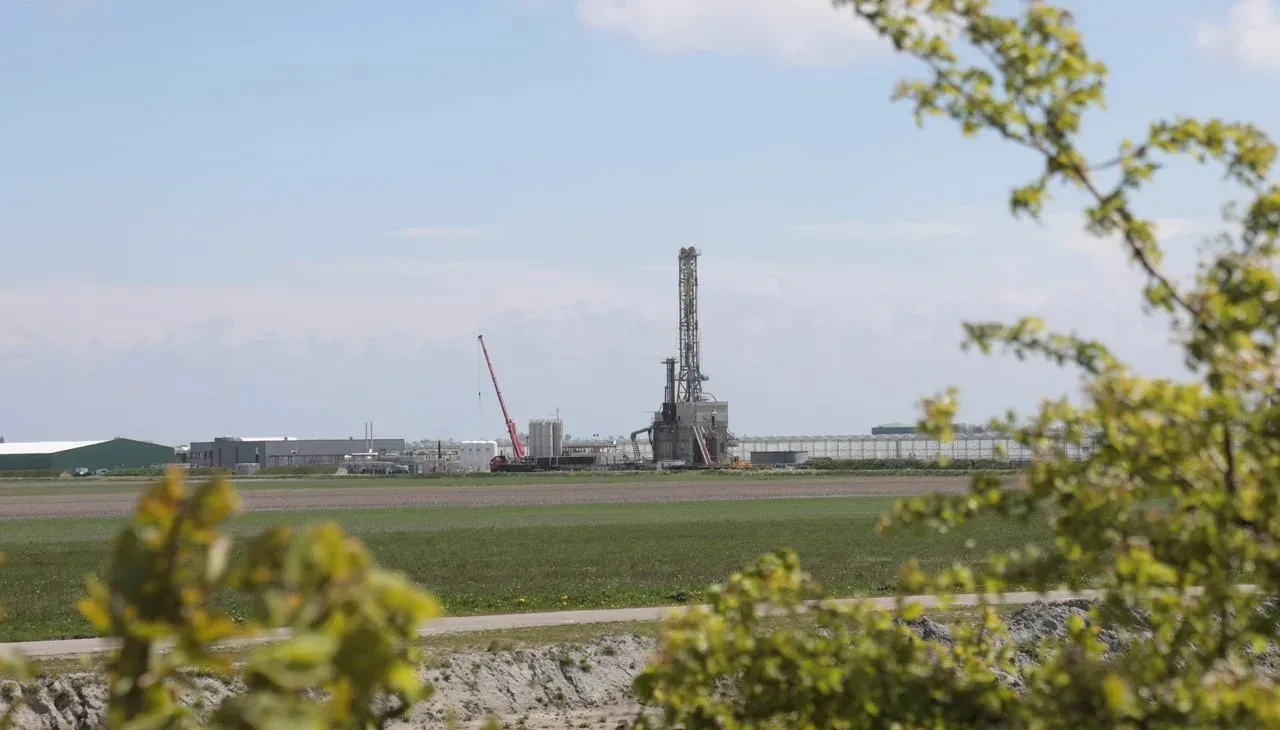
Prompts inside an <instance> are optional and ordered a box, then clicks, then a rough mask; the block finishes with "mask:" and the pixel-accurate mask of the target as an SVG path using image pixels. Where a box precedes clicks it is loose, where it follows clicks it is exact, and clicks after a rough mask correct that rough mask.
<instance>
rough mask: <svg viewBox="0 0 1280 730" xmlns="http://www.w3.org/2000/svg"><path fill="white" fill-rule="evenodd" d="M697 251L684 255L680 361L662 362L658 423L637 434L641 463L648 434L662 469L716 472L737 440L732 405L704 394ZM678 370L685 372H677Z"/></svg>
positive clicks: (688, 249)
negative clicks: (732, 428) (644, 437)
mask: <svg viewBox="0 0 1280 730" xmlns="http://www.w3.org/2000/svg"><path fill="white" fill-rule="evenodd" d="M699 255H700V252H699V251H698V249H696V248H694V247H693V246H688V247H685V248H681V249H680V256H679V259H678V260H679V308H680V321H679V335H680V338H679V339H680V342H679V350H680V352H679V357H678V358H667V359H665V360H663V361H662V364H663V365H664V366H665V367H666V386H665V387H664V389H663V393H662V408H661V409H660V410H658V411H656V412H655V413H654V414H653V423H651V424H650V425H649V426H647V427H645V428H642V429H640V430H638V431H636V432H634V433H632V434H631V443H632V448H633V449H634V453H635V457H636V460H637V461H639V457H640V442H639V439H638V438H637V437H638V436H639V435H640V434H642V433H647V434H648V435H649V442H650V443H651V444H653V458H654V461H655V462H657V463H658V464H672V465H684V466H690V467H714V466H722V465H725V464H726V463H727V462H728V461H729V458H728V457H729V447H730V446H732V445H733V435H732V434H731V433H730V432H729V404H728V403H727V402H725V401H721V400H717V399H716V397H715V396H713V395H711V394H710V393H707V392H706V391H705V390H703V387H702V384H703V383H705V382H706V381H707V380H709V378H708V377H707V375H706V374H705V373H703V371H702V339H701V332H700V330H699V325H698V256H699ZM677 367H678V368H679V369H678V370H677Z"/></svg>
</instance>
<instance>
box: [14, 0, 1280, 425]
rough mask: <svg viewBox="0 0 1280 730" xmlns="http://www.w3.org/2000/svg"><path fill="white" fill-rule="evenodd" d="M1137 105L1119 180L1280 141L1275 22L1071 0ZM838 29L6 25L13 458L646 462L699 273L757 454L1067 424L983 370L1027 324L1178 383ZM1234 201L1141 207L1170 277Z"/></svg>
mask: <svg viewBox="0 0 1280 730" xmlns="http://www.w3.org/2000/svg"><path fill="white" fill-rule="evenodd" d="M1062 4H1063V5H1064V6H1065V7H1068V8H1069V9H1071V10H1072V11H1073V12H1074V13H1075V14H1076V17H1077V20H1078V22H1079V25H1080V27H1081V29H1082V30H1083V32H1084V33H1085V36H1086V39H1087V41H1088V43H1089V45H1090V47H1091V49H1093V53H1094V55H1095V56H1097V57H1099V58H1100V59H1102V60H1104V61H1105V62H1106V63H1107V64H1108V65H1109V67H1110V69H1111V80H1110V83H1109V89H1108V95H1109V103H1108V108H1107V110H1106V111H1105V112H1102V113H1098V114H1094V115H1092V116H1090V117H1089V118H1088V119H1087V120H1086V134H1085V138H1084V141H1085V144H1086V147H1087V148H1088V149H1089V150H1090V151H1091V152H1094V153H1095V154H1097V155H1098V156H1099V157H1104V156H1106V152H1107V151H1108V150H1114V149H1115V145H1116V143H1117V142H1118V141H1119V140H1120V139H1122V138H1124V137H1126V136H1128V137H1132V136H1136V135H1141V134H1142V133H1143V132H1144V131H1145V129H1146V125H1147V124H1148V122H1150V121H1151V120H1153V119H1159V118H1168V117H1172V116H1175V115H1197V116H1220V117H1226V118H1231V119H1244V120H1249V121H1253V122H1255V123H1257V124H1259V125H1261V126H1262V127H1263V128H1269V129H1271V130H1273V131H1274V130H1276V129H1277V128H1280V96H1277V95H1276V94H1275V93H1274V89H1275V88H1276V84H1277V83H1278V82H1280V4H1278V3H1277V1H1276V0H1126V2H1123V3H1117V2H1105V1H1104V0H1076V1H1074V2H1072V1H1071V0H1064V1H1063V3H1062ZM918 73H919V68H918V67H917V66H915V65H913V64H912V63H911V62H910V61H909V60H907V59H902V58H897V57H895V56H893V55H892V54H891V53H890V52H888V51H887V50H886V49H885V47H884V46H883V44H881V43H879V42H878V41H876V40H875V39H874V38H872V37H871V34H870V33H869V32H868V31H867V29H866V28H864V27H862V26H860V25H859V24H858V22H857V21H856V20H855V19H853V17H852V16H851V14H850V13H849V12H848V11H837V10H835V9H833V8H832V7H831V5H830V4H829V3H828V2H827V0H472V1H470V2H455V1H452V0H428V1H427V2H423V1H422V0H367V1H366V2H361V3H351V2H348V1H347V0H307V1H306V2H303V0H273V2H269V3H265V2H251V1H250V0H226V1H225V2H220V3H174V2H162V1H161V0H0V164H2V165H3V174H2V175H0V312H2V313H3V315H0V436H4V437H5V438H6V439H7V440H9V441H20V440H41V439H89V438H109V437H112V436H127V437H132V438H143V439H150V440H156V441H160V442H164V443H174V444H177V443H186V442H189V441H191V440H203V439H208V438H211V437H213V436H215V435H228V434H246V433H249V434H278V435H289V436H295V437H311V436H334V437H340V436H352V435H355V436H359V435H361V433H362V428H363V426H362V424H363V423H364V422H365V421H373V422H374V428H375V431H376V435H378V436H403V437H406V438H409V439H419V438H437V437H439V438H460V439H461V438H494V437H497V436H500V435H501V434H502V433H503V426H502V418H501V415H500V414H499V412H498V409H497V405H496V400H495V399H494V397H493V391H492V387H491V385H490V384H489V382H488V381H487V379H484V377H483V374H482V372H481V369H480V360H479V351H478V348H477V343H476V336H477V335H478V334H484V335H485V340H486V342H487V343H488V345H489V347H490V350H491V354H492V355H493V358H494V365H495V368H496V369H497V372H498V375H499V378H500V380H501V383H502V387H503V391H504V395H505V396H506V398H507V401H508V404H509V406H510V407H511V410H512V416H513V418H515V419H516V421H517V422H519V423H521V424H523V423H524V421H526V420H527V419H529V418H540V417H547V416H549V415H552V414H553V413H555V412H557V411H558V412H559V414H560V416H561V417H562V418H563V419H564V421H565V430H566V432H568V433H569V434H571V435H573V436H575V437H580V436H591V435H593V434H600V435H616V434H623V433H628V432H630V431H631V430H634V429H636V428H639V427H641V426H643V425H645V424H646V423H647V421H648V419H649V417H650V413H651V412H652V410H653V409H655V408H656V407H657V406H658V404H659V401H660V399H661V395H662V378H663V368H662V365H661V360H662V359H663V358H664V357H667V356H669V355H672V354H674V350H675V347H676V322H677V299H676V297H677V289H676V277H675V264H676V256H677V253H678V250H679V248H680V247H682V246H690V245H693V246H697V247H698V248H699V249H700V250H701V251H702V257H701V259H700V270H699V273H700V283H701V299H700V307H701V319H702V335H703V358H704V367H705V370H706V373H707V374H708V375H709V376H710V380H709V381H708V383H707V388H708V390H709V391H710V392H711V393H713V394H714V395H715V396H716V397H718V398H720V399H723V400H727V401H729V403H730V414H731V417H730V422H731V429H732V430H733V431H734V432H735V433H737V434H739V435H749V436H761V435H768V434H787V435H800V434H855V433H866V432H868V431H869V429H870V428H871V427H872V426H873V425H876V424H878V423H883V422H890V421H913V420H915V419H916V418H917V417H918V414H919V409H918V403H919V400H920V398H922V397H924V396H927V395H930V394H933V393H936V392H938V391H940V390H942V389H943V388H946V387H948V386H956V387H958V388H960V391H961V404H962V406H961V411H960V417H961V419H962V420H966V421H983V420H985V419H987V418H989V417H991V416H994V415H999V414H1002V413H1004V412H1005V410H1006V409H1008V408H1015V409H1018V410H1019V411H1022V412H1026V411H1028V410H1029V409H1031V408H1033V407H1034V406H1035V404H1036V403H1037V401H1038V400H1039V399H1040V398H1042V397H1056V396H1058V395H1061V394H1063V393H1067V392H1070V391H1071V390H1073V389H1074V388H1075V387H1076V383H1077V380H1076V376H1075V375H1074V374H1073V373H1072V372H1070V371H1065V370H1059V369H1056V368H1052V367H1049V366H1043V365H1040V364H1036V363H1019V362H1017V361H1014V360H1010V359H1005V358H984V357H981V356H979V355H975V354H966V353H963V352H961V350H960V347H959V345H960V341H961V339H962V332H961V329H960V325H961V322H963V321H967V320H975V319H976V320H987V319H1000V320H1012V319H1015V318H1017V317H1019V316H1022V315H1026V314H1034V315H1038V316H1041V317H1043V318H1045V319H1046V320H1047V321H1048V322H1049V324H1050V325H1052V326H1054V327H1057V328H1060V329H1064V330H1070V329H1076V330H1079V331H1080V332H1082V333H1085V334H1088V335H1090V336H1093V337H1098V338H1100V339H1103V340H1104V341H1107V342H1109V343H1112V344H1113V345H1114V347H1115V349H1116V350H1117V352H1118V353H1119V354H1120V355H1122V356H1123V357H1125V358H1126V359H1127V360H1128V361H1129V362H1131V363H1132V364H1133V365H1134V366H1135V367H1137V368H1139V369H1141V370H1143V371H1144V372H1149V373H1152V374H1177V372H1178V367H1179V365H1178V363H1179V360H1178V357H1177V354H1176V351H1174V350H1173V349H1172V348H1171V347H1170V345H1169V344H1168V342H1167V339H1168V338H1167V330H1166V329H1165V326H1164V323H1163V322H1162V321H1161V320H1159V319H1154V318H1149V317H1146V316H1144V315H1143V314H1142V312H1141V309H1140V307H1139V305H1138V296H1137V286H1138V281H1139V280H1138V278H1137V277H1136V274H1135V273H1134V272H1133V271H1132V270H1131V269H1130V268H1129V267H1128V265H1127V264H1126V262H1125V260H1124V257H1123V256H1122V255H1121V253H1120V252H1119V248H1118V247H1117V245H1116V244H1114V243H1111V242H1100V241H1096V240H1093V239H1090V238H1089V237H1088V236H1087V235H1085V234H1084V232H1083V231H1082V229H1081V223H1080V217H1079V211H1080V207H1079V201H1078V200H1074V199H1072V198H1070V197H1068V196H1065V195H1064V196H1060V202H1059V203H1058V204H1057V205H1055V207H1054V208H1052V209H1051V211H1050V212H1049V214H1048V215H1047V216H1046V218H1045V220H1044V221H1043V223H1041V224H1038V225H1037V224H1035V223H1028V222H1018V221H1014V220H1013V219H1011V218H1010V217H1009V216H1008V212H1007V195H1008V191H1009V189H1010V188H1011V187H1013V186H1014V185H1016V184H1020V183H1022V182H1024V181H1026V180H1027V179H1028V178H1029V177H1030V176H1031V175H1032V174H1034V171H1035V168H1036V160H1035V159H1034V158H1032V157H1030V156H1029V155H1028V154H1024V153H1023V152H1021V151H1019V150H1016V149H1011V148H1010V147H1008V146H1007V145H1003V144H1001V143H999V142H998V141H996V140H994V139H991V138H989V137H980V138H978V139H976V140H974V139H965V138H962V137H961V136H960V135H959V133H958V132H957V131H956V130H955V129H954V128H953V127H952V126H951V125H950V124H949V123H948V122H946V121H944V120H938V121H935V122H931V123H928V124H926V125H925V126H924V128H923V129H921V128H918V127H917V126H916V125H915V124H914V123H913V121H912V118H911V112H910V109H909V108H908V107H907V106H906V105H905V104H903V103H892V102H891V101H890V98H889V97H890V94H891V91H892V86H893V83H894V81H895V80H897V79H899V78H903V77H912V76H914V75H916V74H918ZM1220 177H1221V176H1220V174H1219V172H1218V171H1215V170H1206V169H1199V168H1196V167H1194V166H1192V165H1189V164H1186V165H1174V166H1171V167H1170V168H1169V169H1168V170H1167V171H1166V172H1165V173H1164V174H1162V177H1161V180H1160V183H1159V184H1158V185H1157V186H1156V187H1155V188H1154V189H1153V190H1152V191H1151V192H1149V193H1144V194H1143V195H1142V196H1141V197H1140V198H1139V200H1138V205H1139V210H1140V211H1141V212H1142V213H1143V214H1144V215H1146V216H1149V217H1151V218H1154V219H1156V220H1157V221H1158V222H1159V226H1160V232H1161V234H1162V237H1163V239H1164V241H1165V243H1166V244H1167V245H1168V246H1169V248H1170V249H1171V254H1170V266H1171V267H1173V268H1174V269H1175V270H1177V269H1178V267H1180V266H1181V267H1184V268H1186V267H1189V266H1190V262H1191V261H1192V253H1193V251H1194V246H1195V244H1196V241H1197V239H1198V238H1199V237H1202V236H1204V235H1208V234H1211V233H1213V232H1215V231H1217V230H1220V229H1221V228H1222V227H1223V224H1222V223H1221V222H1220V220H1219V217H1218V211H1219V208H1220V204H1221V202H1222V201H1223V200H1224V199H1225V196H1227V195H1228V194H1229V192H1230V191H1229V190H1227V189H1226V188H1224V187H1223V186H1222V184H1221V182H1220Z"/></svg>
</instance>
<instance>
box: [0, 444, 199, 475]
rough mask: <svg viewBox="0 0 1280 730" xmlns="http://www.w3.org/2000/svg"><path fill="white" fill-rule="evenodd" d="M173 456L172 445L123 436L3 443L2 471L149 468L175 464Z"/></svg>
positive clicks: (1, 445)
mask: <svg viewBox="0 0 1280 730" xmlns="http://www.w3.org/2000/svg"><path fill="white" fill-rule="evenodd" d="M173 455H174V451H173V447H172V446H162V445H160V444H153V443H150V442H148V441H134V440H133V439H122V438H114V439H108V440H106V441H30V442H26V443H5V442H0V472H6V471H66V472H70V471H73V470H75V469H78V468H81V467H83V468H85V469H89V470H93V471H96V470H98V469H108V470H114V469H146V468H149V467H153V466H161V465H164V464H169V463H172V462H173Z"/></svg>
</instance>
